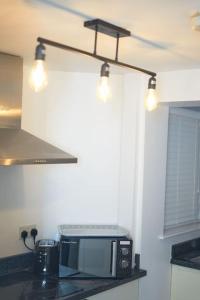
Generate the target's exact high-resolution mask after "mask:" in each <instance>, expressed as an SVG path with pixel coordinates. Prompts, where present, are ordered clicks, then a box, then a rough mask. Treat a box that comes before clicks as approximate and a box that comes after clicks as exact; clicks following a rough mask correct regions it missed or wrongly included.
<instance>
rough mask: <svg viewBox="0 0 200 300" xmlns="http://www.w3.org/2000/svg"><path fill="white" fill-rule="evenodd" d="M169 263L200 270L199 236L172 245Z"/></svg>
mask: <svg viewBox="0 0 200 300" xmlns="http://www.w3.org/2000/svg"><path fill="white" fill-rule="evenodd" d="M171 263H172V264H174V265H179V266H183V267H187V268H192V269H197V270H200V238H198V239H193V240H189V241H186V242H183V243H179V244H175V245H173V246H172V257H171Z"/></svg>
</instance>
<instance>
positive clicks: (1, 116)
mask: <svg viewBox="0 0 200 300" xmlns="http://www.w3.org/2000/svg"><path fill="white" fill-rule="evenodd" d="M22 78H23V60H22V58H20V57H18V56H13V55H9V54H4V53H0V165H1V166H10V165H25V164H31V165H32V164H67V163H77V158H75V157H74V156H72V155H70V154H68V153H66V152H64V151H62V150H60V149H58V148H56V147H54V146H53V145H51V144H49V143H47V142H45V141H43V140H41V139H39V138H37V137H36V136H34V135H32V134H30V133H29V132H27V131H25V130H23V129H21V113H22Z"/></svg>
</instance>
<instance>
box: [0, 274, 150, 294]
mask: <svg viewBox="0 0 200 300" xmlns="http://www.w3.org/2000/svg"><path fill="white" fill-rule="evenodd" d="M144 276H146V271H145V270H139V271H134V270H133V271H132V274H131V276H130V277H127V278H124V279H90V280H85V279H84V280H82V279H81V280H80V279H79V280H78V279H70V280H69V279H57V278H56V277H48V278H45V277H40V278H38V276H36V275H34V274H33V273H32V272H31V271H28V270H24V271H21V272H16V273H13V274H8V275H5V276H1V277H0V299H6V300H49V299H62V300H80V299H85V298H87V297H90V296H92V295H95V294H98V293H100V292H103V291H106V290H109V289H112V288H114V287H117V286H119V285H122V284H125V283H128V282H131V281H134V280H137V279H139V278H141V277H144ZM55 283H56V287H55ZM58 287H59V288H58ZM73 287H75V288H78V289H79V291H78V292H74V293H73ZM65 289H67V290H68V291H69V292H71V294H70V295H69V294H68V296H66V294H65V296H64V294H63V295H62V293H63V291H64V292H65ZM58 291H59V292H58Z"/></svg>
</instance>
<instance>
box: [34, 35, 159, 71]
mask: <svg viewBox="0 0 200 300" xmlns="http://www.w3.org/2000/svg"><path fill="white" fill-rule="evenodd" d="M37 41H38V42H39V43H42V44H45V45H48V46H52V47H56V48H59V49H62V50H66V51H72V52H76V53H80V54H83V55H87V56H90V57H93V58H95V59H98V60H100V61H103V62H105V61H106V62H108V63H110V64H113V65H116V66H119V67H122V68H127V69H132V70H135V71H138V72H141V73H144V74H147V75H149V76H152V77H155V76H156V73H154V72H151V71H149V70H146V69H142V68H139V67H136V66H133V65H129V64H126V63H123V62H120V61H118V60H114V59H111V58H108V57H104V56H101V55H97V54H94V53H91V52H88V51H85V50H82V49H78V48H74V47H71V46H68V45H65V44H60V43H57V42H54V41H51V40H48V39H45V38H42V37H38V38H37Z"/></svg>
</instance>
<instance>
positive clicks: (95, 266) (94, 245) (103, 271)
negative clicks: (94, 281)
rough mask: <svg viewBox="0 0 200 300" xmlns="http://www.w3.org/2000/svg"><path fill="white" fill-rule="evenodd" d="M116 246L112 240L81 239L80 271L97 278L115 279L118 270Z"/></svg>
mask: <svg viewBox="0 0 200 300" xmlns="http://www.w3.org/2000/svg"><path fill="white" fill-rule="evenodd" d="M115 251H116V245H115V246H114V245H113V241H112V240H110V239H106V238H105V239H98V238H97V239H95V238H92V239H81V240H80V247H79V257H78V270H79V271H80V272H82V273H85V274H87V275H88V276H89V277H90V276H96V277H108V278H109V277H113V276H115V273H116V270H115V267H114V266H115V265H116V263H113V262H114V261H115V259H116V254H115ZM113 253H114V254H113Z"/></svg>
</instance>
